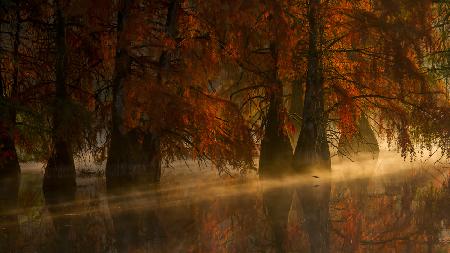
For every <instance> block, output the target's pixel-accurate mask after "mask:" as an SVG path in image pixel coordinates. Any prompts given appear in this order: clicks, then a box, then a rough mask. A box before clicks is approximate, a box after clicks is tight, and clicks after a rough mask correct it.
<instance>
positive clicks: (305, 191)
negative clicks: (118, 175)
mask: <svg viewBox="0 0 450 253" xmlns="http://www.w3.org/2000/svg"><path fill="white" fill-rule="evenodd" d="M447 165H448V164H445V163H440V162H436V159H434V158H431V159H428V160H427V161H424V159H422V160H421V161H416V162H409V161H405V160H403V159H402V158H400V156H399V155H398V154H396V153H393V152H388V151H383V152H381V153H380V155H379V157H378V159H377V160H374V159H371V158H367V159H365V160H363V161H361V160H359V161H358V162H352V161H349V160H348V159H345V158H339V157H334V158H333V160H332V171H331V173H324V172H311V173H309V174H304V175H298V176H289V177H286V178H280V179H276V180H259V179H258V178H257V176H256V174H255V173H254V172H248V173H245V174H241V173H235V174H233V175H231V176H230V175H218V173H217V172H216V171H215V170H214V169H213V168H209V167H208V166H204V167H199V166H198V165H197V164H196V163H194V162H188V163H184V162H177V163H174V164H172V166H171V167H170V168H165V170H164V173H163V177H162V179H161V183H160V185H159V186H146V187H135V188H132V189H130V188H127V189H122V190H120V191H119V190H118V191H114V192H107V191H106V189H105V182H104V178H103V177H102V176H89V177H85V176H80V177H78V178H77V184H78V189H77V192H76V195H75V196H74V197H73V198H68V199H59V200H58V201H55V202H52V203H49V202H48V201H47V202H46V201H44V198H43V194H42V192H41V182H42V181H41V180H42V179H41V178H42V174H41V166H40V165H39V164H23V165H22V171H23V174H22V176H21V181H20V184H19V185H18V187H19V194H18V198H17V200H16V201H14V196H11V194H9V193H8V192H5V191H2V192H1V194H2V196H1V198H2V207H1V209H0V213H1V214H0V217H1V220H0V229H1V230H0V235H1V237H0V240H1V241H0V242H1V244H2V247H1V249H4V251H1V252H61V251H64V252H326V251H328V252H448V250H449V249H450V248H449V246H450V217H449V214H450V181H449V176H450V168H449V167H446V166H447ZM9 183H10V184H13V183H14V182H9ZM3 203H5V205H4V204H3Z"/></svg>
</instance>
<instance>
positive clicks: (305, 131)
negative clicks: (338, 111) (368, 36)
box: [293, 0, 331, 253]
mask: <svg viewBox="0 0 450 253" xmlns="http://www.w3.org/2000/svg"><path fill="white" fill-rule="evenodd" d="M320 5H321V1H320V0H311V1H310V2H309V9H308V17H307V18H308V23H309V49H308V69H307V76H306V91H305V92H306V93H305V101H304V108H303V122H302V128H301V130H300V137H299V139H298V142H297V146H296V149H295V153H294V162H293V165H294V170H296V171H298V172H300V173H305V172H311V171H317V170H320V171H322V172H325V173H321V175H320V178H319V179H318V180H317V182H316V181H315V180H313V181H312V182H306V183H302V184H301V185H300V186H299V187H297V190H298V196H299V198H300V202H301V205H302V209H303V214H304V220H305V228H306V231H307V233H308V236H309V241H310V248H311V252H317V253H327V252H329V251H330V247H329V226H330V221H329V200H330V192H331V186H330V182H329V179H328V176H327V175H326V174H327V172H329V171H330V170H331V160H330V151H329V148H328V141H327V136H326V126H327V117H326V115H325V113H324V111H325V110H324V80H323V66H322V52H321V41H322V38H321V37H322V32H323V30H322V24H321V20H320V19H321V17H320Z"/></svg>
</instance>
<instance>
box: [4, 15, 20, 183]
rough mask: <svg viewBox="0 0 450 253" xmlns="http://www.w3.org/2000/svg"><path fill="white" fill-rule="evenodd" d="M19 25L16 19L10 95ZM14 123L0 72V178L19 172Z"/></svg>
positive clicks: (15, 72)
mask: <svg viewBox="0 0 450 253" xmlns="http://www.w3.org/2000/svg"><path fill="white" fill-rule="evenodd" d="M19 33H20V26H19V20H17V26H16V31H15V36H14V45H13V47H14V49H13V50H14V52H13V53H14V59H15V61H14V64H15V68H14V73H13V79H14V80H13V86H12V90H11V97H13V98H14V97H15V96H16V90H17V76H18V67H17V55H18V48H19ZM15 125H16V111H15V109H14V105H12V104H11V100H10V99H7V95H6V87H5V83H4V82H3V78H2V76H1V73H0V178H3V177H10V176H12V175H17V174H19V173H20V166H19V160H18V157H17V152H16V146H15V143H14V138H13V131H14V129H15Z"/></svg>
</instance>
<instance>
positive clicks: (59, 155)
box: [43, 1, 76, 192]
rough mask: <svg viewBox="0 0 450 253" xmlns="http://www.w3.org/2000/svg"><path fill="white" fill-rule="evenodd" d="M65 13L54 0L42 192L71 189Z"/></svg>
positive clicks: (73, 177)
mask: <svg viewBox="0 0 450 253" xmlns="http://www.w3.org/2000/svg"><path fill="white" fill-rule="evenodd" d="M65 26H66V25H65V16H64V12H63V10H62V8H61V6H60V3H59V1H55V28H56V33H55V45H56V62H55V75H56V87H55V88H56V92H55V99H54V102H53V103H54V104H53V119H52V120H53V126H52V147H51V149H52V150H51V154H50V158H49V159H48V161H47V166H46V168H45V174H44V182H43V188H44V192H46V190H51V189H74V188H75V186H76V182H75V164H74V160H73V153H72V147H71V143H70V140H69V136H68V134H67V133H68V132H69V131H67V130H68V128H69V127H70V126H68V124H67V122H68V117H70V114H71V112H70V107H71V105H70V103H71V101H70V97H69V95H68V94H67V88H66V71H67V49H66V31H65V29H66V27H65Z"/></svg>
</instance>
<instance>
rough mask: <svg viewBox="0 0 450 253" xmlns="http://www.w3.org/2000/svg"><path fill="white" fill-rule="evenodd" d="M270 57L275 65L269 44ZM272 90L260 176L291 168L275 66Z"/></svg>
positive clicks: (284, 172) (280, 86)
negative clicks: (282, 123)
mask: <svg viewBox="0 0 450 253" xmlns="http://www.w3.org/2000/svg"><path fill="white" fill-rule="evenodd" d="M271 50H272V57H273V58H274V59H275V65H274V66H277V64H276V62H277V57H278V55H277V54H278V53H277V49H276V46H275V45H273V43H272V45H271ZM272 72H273V73H272V78H271V79H272V80H270V82H271V83H272V91H271V94H270V101H269V111H268V113H267V118H266V123H265V124H266V125H265V131H264V136H263V139H262V141H261V154H260V157H259V174H260V176H262V177H276V176H282V175H283V174H286V173H288V172H289V171H290V170H291V162H292V147H291V143H290V141H289V136H288V135H287V133H286V131H285V130H284V128H283V127H282V125H281V122H280V118H281V117H280V111H281V109H282V107H283V89H282V84H281V81H280V80H278V76H277V68H276V67H275V68H274V70H273V71H272Z"/></svg>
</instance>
